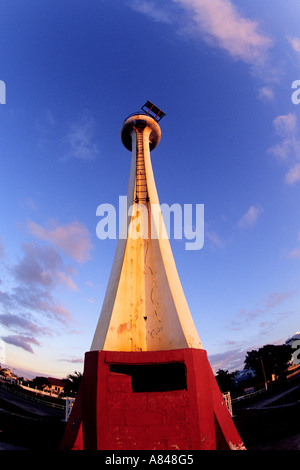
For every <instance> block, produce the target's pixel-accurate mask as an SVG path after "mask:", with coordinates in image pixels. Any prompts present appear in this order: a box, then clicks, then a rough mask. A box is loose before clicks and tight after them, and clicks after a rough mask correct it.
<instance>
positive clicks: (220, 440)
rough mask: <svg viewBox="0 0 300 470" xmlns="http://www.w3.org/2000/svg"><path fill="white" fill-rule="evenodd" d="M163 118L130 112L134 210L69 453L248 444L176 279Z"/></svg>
mask: <svg viewBox="0 0 300 470" xmlns="http://www.w3.org/2000/svg"><path fill="white" fill-rule="evenodd" d="M164 115H165V114H164V113H163V112H162V111H161V110H160V109H159V108H157V107H156V106H154V105H153V104H152V103H150V102H149V101H147V102H146V104H145V105H144V106H143V107H142V109H141V110H140V111H138V112H137V113H134V114H132V115H130V116H129V117H127V118H126V119H125V121H124V123H123V125H122V128H121V141H122V143H123V145H124V146H125V148H126V149H127V150H129V151H130V152H131V166H130V175H129V183H128V190H127V209H126V212H125V214H124V221H123V227H122V231H123V233H125V236H123V237H120V239H119V240H118V244H117V248H116V253H115V257H114V261H113V266H112V269H111V274H110V278H109V281H108V286H107V290H106V294H105V298H104V301H103V306H102V310H101V313H100V317H99V321H98V324H97V327H96V331H95V334H94V338H93V341H92V345H91V350H90V351H89V352H87V353H86V354H85V364H84V373H83V379H82V383H81V387H80V390H79V393H78V397H77V398H76V401H75V404H74V407H73V410H72V413H71V415H70V417H69V420H68V423H67V426H66V430H65V434H64V437H63V440H62V443H61V448H62V449H85V450H155V449H165V450H172V449H173V450H197V449H199V450H201V449H243V448H244V446H243V443H242V441H241V438H240V436H239V434H238V432H237V430H236V428H235V426H234V423H233V421H232V418H231V415H230V413H229V411H228V409H227V407H226V404H225V402H224V399H223V396H222V394H221V392H220V390H219V388H218V385H217V382H216V380H215V378H214V375H213V372H212V369H211V367H210V365H209V362H208V359H207V354H206V351H205V350H204V349H203V347H202V344H201V341H200V339H199V336H198V333H197V330H196V328H195V325H194V322H193V319H192V316H191V313H190V310H189V307H188V304H187V301H186V298H185V296H184V292H183V289H182V286H181V283H180V280H179V276H178V273H177V269H176V265H175V262H174V258H173V254H172V250H171V247H170V243H169V239H168V236H167V233H166V228H165V226H164V221H163V218H162V214H161V211H160V206H159V199H158V195H157V191H156V186H155V181H154V176H153V170H152V165H151V158H150V152H151V151H153V150H154V149H155V148H156V147H157V145H158V144H159V142H160V138H161V130H160V126H159V124H158V122H159V121H160V119H161V118H162V117H163V116H164Z"/></svg>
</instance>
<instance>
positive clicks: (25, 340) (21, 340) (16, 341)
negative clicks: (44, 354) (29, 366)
mask: <svg viewBox="0 0 300 470" xmlns="http://www.w3.org/2000/svg"><path fill="white" fill-rule="evenodd" d="M2 341H4V342H5V343H8V344H13V345H14V346H17V347H18V348H22V349H24V350H25V351H27V352H30V353H33V349H32V347H31V344H35V345H36V346H40V343H39V342H38V341H37V340H36V339H35V338H32V337H31V336H22V335H8V336H2Z"/></svg>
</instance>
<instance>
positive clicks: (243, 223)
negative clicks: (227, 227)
mask: <svg viewBox="0 0 300 470" xmlns="http://www.w3.org/2000/svg"><path fill="white" fill-rule="evenodd" d="M262 213H263V208H262V207H261V206H250V207H249V209H248V210H247V212H246V213H245V214H244V215H243V216H242V217H241V219H240V220H239V222H238V226H239V227H240V228H247V227H252V226H253V225H255V224H256V222H257V220H258V217H259V216H260V215H261V214H262Z"/></svg>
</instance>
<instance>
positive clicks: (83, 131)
mask: <svg viewBox="0 0 300 470" xmlns="http://www.w3.org/2000/svg"><path fill="white" fill-rule="evenodd" d="M64 142H65V144H66V146H67V151H66V155H65V157H67V158H77V159H78V160H84V161H89V160H94V159H95V158H97V157H98V155H99V153H100V152H99V145H98V143H97V141H96V122H95V120H94V119H93V118H91V117H87V116H83V117H82V118H81V119H80V120H78V121H76V122H73V123H72V124H71V125H70V130H69V132H68V133H67V134H66V136H65V138H64Z"/></svg>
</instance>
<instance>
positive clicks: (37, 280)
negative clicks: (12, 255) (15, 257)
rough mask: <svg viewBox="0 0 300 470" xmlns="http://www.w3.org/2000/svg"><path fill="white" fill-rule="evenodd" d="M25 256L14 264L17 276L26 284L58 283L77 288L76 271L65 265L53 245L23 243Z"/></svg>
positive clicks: (43, 284)
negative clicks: (73, 276) (40, 245)
mask: <svg viewBox="0 0 300 470" xmlns="http://www.w3.org/2000/svg"><path fill="white" fill-rule="evenodd" d="M22 250H23V252H24V257H23V258H22V260H21V261H19V263H18V264H17V265H16V266H14V268H13V270H14V275H15V278H16V279H17V280H19V281H21V282H22V283H23V284H26V285H32V284H34V285H40V286H43V287H53V286H55V285H57V284H64V285H65V286H67V287H69V288H71V289H73V290H77V287H76V284H75V283H74V281H73V279H72V278H71V274H74V273H75V272H76V271H75V270H74V268H72V267H70V266H69V267H65V266H64V265H63V261H62V258H61V256H60V254H59V253H58V252H57V251H56V250H55V249H54V248H52V247H47V246H46V247H45V246H44V247H39V246H37V245H34V244H33V243H25V244H23V245H22Z"/></svg>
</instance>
